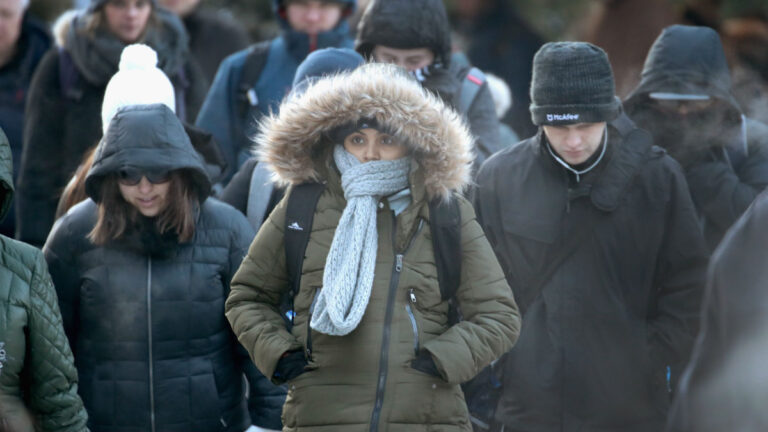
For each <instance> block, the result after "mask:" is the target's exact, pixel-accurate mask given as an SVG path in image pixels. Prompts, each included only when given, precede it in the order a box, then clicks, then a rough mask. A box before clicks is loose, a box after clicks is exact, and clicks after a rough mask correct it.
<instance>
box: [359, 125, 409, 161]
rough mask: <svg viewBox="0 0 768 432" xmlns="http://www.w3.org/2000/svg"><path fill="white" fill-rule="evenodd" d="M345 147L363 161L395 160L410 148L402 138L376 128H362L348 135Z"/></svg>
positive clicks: (405, 153) (404, 154)
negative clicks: (401, 140)
mask: <svg viewBox="0 0 768 432" xmlns="http://www.w3.org/2000/svg"><path fill="white" fill-rule="evenodd" d="M344 149H345V150H347V151H348V152H350V153H351V154H352V155H354V156H355V157H356V158H357V160H359V161H360V162H362V163H365V162H370V161H374V160H395V159H400V158H402V157H404V156H406V155H407V154H408V148H407V147H406V146H405V144H403V143H402V142H400V140H398V139H397V138H395V137H393V136H392V135H390V134H387V133H384V132H379V131H378V130H376V129H360V130H358V131H355V132H352V133H351V134H349V135H347V137H346V138H344Z"/></svg>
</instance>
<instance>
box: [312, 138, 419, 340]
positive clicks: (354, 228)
mask: <svg viewBox="0 0 768 432" xmlns="http://www.w3.org/2000/svg"><path fill="white" fill-rule="evenodd" d="M333 159H334V161H335V162H336V166H337V167H338V169H339V171H340V172H341V186H342V188H343V189H344V197H345V198H346V199H347V206H346V207H345V208H344V212H343V213H342V214H341V219H340V220H339V225H338V226H337V227H336V233H335V234H334V236H333V242H332V243H331V249H330V251H329V252H328V258H327V259H326V261H325V273H324V274H323V288H322V289H321V290H320V293H319V294H318V296H317V299H316V300H315V307H314V311H313V314H312V321H311V322H310V325H311V326H312V328H313V329H314V330H315V331H318V332H320V333H324V334H327V335H333V336H344V335H346V334H348V333H350V332H351V331H352V330H354V329H355V328H356V327H357V325H358V324H359V323H360V320H361V319H362V318H363V314H364V313H365V308H366V307H367V306H368V300H369V299H370V297H371V288H372V287H373V277H374V274H373V273H374V268H375V266H376V250H377V248H378V232H377V230H376V211H377V209H376V204H377V202H378V200H379V199H380V198H381V197H383V196H386V195H390V194H393V193H395V192H398V191H401V190H403V189H405V188H407V187H408V172H409V170H410V166H411V158H410V157H404V158H401V159H397V160H392V161H371V162H367V163H360V162H359V161H358V160H357V158H355V156H353V155H352V154H350V153H348V152H347V151H346V150H344V147H342V146H340V145H337V146H336V147H335V148H334V149H333Z"/></svg>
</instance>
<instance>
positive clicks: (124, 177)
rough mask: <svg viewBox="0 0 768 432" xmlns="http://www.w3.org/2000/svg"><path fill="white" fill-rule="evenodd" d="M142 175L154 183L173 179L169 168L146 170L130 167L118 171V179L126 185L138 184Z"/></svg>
mask: <svg viewBox="0 0 768 432" xmlns="http://www.w3.org/2000/svg"><path fill="white" fill-rule="evenodd" d="M142 177H146V178H147V180H149V182H150V183H152V184H159V183H165V182H167V181H168V180H170V179H171V172H170V171H168V170H153V171H145V170H138V169H130V168H127V169H122V170H120V171H118V172H117V181H118V183H120V184H121V185H124V186H136V185H137V184H139V182H140V181H141V178H142Z"/></svg>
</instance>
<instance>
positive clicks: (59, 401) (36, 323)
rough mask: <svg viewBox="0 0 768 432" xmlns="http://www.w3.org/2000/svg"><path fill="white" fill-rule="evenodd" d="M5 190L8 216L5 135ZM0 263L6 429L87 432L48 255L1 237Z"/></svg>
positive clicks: (0, 403) (0, 370) (0, 419)
mask: <svg viewBox="0 0 768 432" xmlns="http://www.w3.org/2000/svg"><path fill="white" fill-rule="evenodd" d="M0 187H1V188H2V190H1V191H0V196H1V197H2V199H1V200H0V201H1V202H2V204H0V218H2V216H4V215H5V213H7V212H8V209H9V206H10V203H11V199H12V197H13V179H12V176H11V152H10V148H9V146H8V140H7V139H6V137H5V135H4V134H3V133H2V131H0ZM0 262H2V265H0V279H2V280H3V283H2V284H0V431H3V432H5V431H11V432H33V431H50V432H54V431H56V432H59V431H68V432H69V431H71V432H81V431H85V430H86V429H85V423H86V421H87V419H88V415H87V414H86V412H85V409H84V408H83V402H82V401H81V400H80V397H79V396H78V395H77V371H76V370H75V365H74V359H73V358H72V351H70V349H69V344H68V343H67V337H66V335H65V334H64V328H63V327H62V324H61V314H60V313H59V306H58V304H57V303H56V291H55V290H54V288H53V284H52V283H51V277H50V276H49V275H48V266H47V265H46V264H45V260H44V259H43V254H42V253H41V252H40V251H39V250H38V249H35V248H34V247H32V246H29V245H26V244H23V243H20V242H17V241H15V240H11V239H9V238H8V237H5V236H2V235H0ZM35 426H36V427H35Z"/></svg>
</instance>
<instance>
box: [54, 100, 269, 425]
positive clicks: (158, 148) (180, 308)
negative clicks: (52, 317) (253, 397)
mask: <svg viewBox="0 0 768 432" xmlns="http://www.w3.org/2000/svg"><path fill="white" fill-rule="evenodd" d="M85 189H86V192H87V194H88V196H89V197H90V199H89V200H86V201H83V202H81V203H80V204H78V205H76V206H75V207H73V208H72V209H71V210H70V211H69V212H67V214H65V215H64V216H63V217H62V218H61V219H59V220H58V221H57V223H56V226H55V227H54V229H53V231H52V232H51V235H50V236H49V238H48V241H47V242H46V245H45V247H44V252H45V257H46V259H47V261H48V265H49V267H50V271H51V275H52V278H53V280H54V283H55V285H56V290H57V292H58V296H59V303H60V307H61V311H62V316H63V321H64V329H65V332H66V333H67V336H68V337H69V340H70V344H71V346H72V350H73V352H74V354H75V363H76V366H77V369H78V373H79V376H80V395H81V396H82V398H83V402H84V404H85V407H86V409H87V410H88V413H89V417H90V420H89V424H88V426H89V428H90V430H91V431H94V432H97V431H115V430H120V431H164V430H184V431H202V432H205V431H237V432H242V431H244V430H246V429H247V428H248V427H249V426H250V425H251V419H250V418H249V415H248V409H247V406H246V401H245V399H244V397H243V394H244V386H243V380H242V375H243V373H244V372H245V373H246V374H247V375H248V376H249V377H253V375H251V372H253V371H254V369H253V365H252V364H251V363H250V362H249V361H248V359H247V356H246V355H245V352H244V350H242V349H241V348H240V347H239V345H238V343H237V341H236V340H235V338H234V336H233V334H232V331H231V329H230V328H229V325H228V323H227V321H226V319H225V317H224V301H225V299H226V296H227V293H228V291H229V281H230V279H231V278H232V275H233V274H234V272H235V270H237V267H238V266H239V264H240V261H241V260H242V258H243V256H244V255H245V253H246V251H247V247H248V244H249V242H250V240H251V239H252V238H253V231H252V229H251V228H250V225H249V224H248V222H247V220H246V219H245V217H244V216H243V215H242V214H241V213H239V212H238V211H237V210H235V209H233V208H231V207H229V206H227V205H225V204H222V203H220V202H218V201H216V200H214V199H209V198H208V195H209V192H210V189H211V184H210V181H209V179H208V176H207V175H206V172H205V168H204V165H203V160H202V158H201V157H200V156H199V154H198V153H196V152H195V150H194V148H193V147H192V145H191V143H190V140H189V137H188V135H187V133H186V132H185V130H184V127H183V126H182V124H181V122H180V121H179V120H178V119H177V117H176V116H175V115H174V113H173V112H172V111H171V110H170V109H169V108H168V107H167V106H165V105H161V104H155V105H135V106H129V107H124V108H121V109H120V110H119V111H118V112H117V114H116V115H115V117H114V118H113V119H112V120H111V122H110V124H109V128H108V130H107V133H106V135H105V136H104V138H103V139H102V141H101V143H100V144H99V147H98V148H97V150H96V154H95V156H94V161H93V165H92V167H91V169H90V170H89V172H88V174H87V176H86V181H85Z"/></svg>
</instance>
